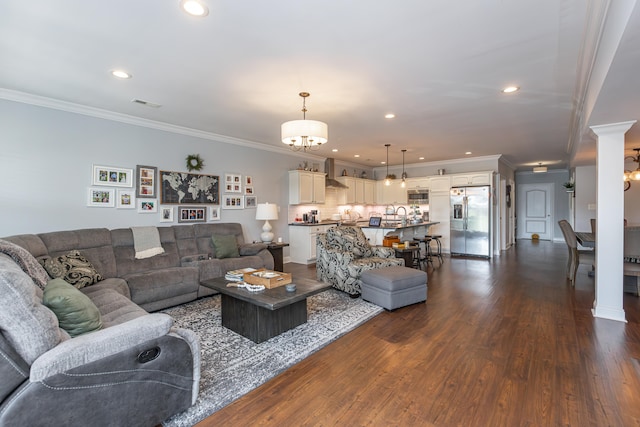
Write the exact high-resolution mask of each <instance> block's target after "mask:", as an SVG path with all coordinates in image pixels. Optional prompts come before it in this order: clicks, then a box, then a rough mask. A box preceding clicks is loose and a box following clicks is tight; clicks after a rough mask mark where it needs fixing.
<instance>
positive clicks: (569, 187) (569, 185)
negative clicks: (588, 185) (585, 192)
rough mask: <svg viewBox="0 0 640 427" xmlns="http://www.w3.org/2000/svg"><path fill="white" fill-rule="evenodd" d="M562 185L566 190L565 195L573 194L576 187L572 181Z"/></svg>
mask: <svg viewBox="0 0 640 427" xmlns="http://www.w3.org/2000/svg"><path fill="white" fill-rule="evenodd" d="M562 185H563V186H564V188H566V189H567V193H573V192H574V190H575V187H576V184H575V183H574V182H573V181H568V182H565V183H564V184H562Z"/></svg>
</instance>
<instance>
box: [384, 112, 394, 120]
mask: <svg viewBox="0 0 640 427" xmlns="http://www.w3.org/2000/svg"><path fill="white" fill-rule="evenodd" d="M384 118H385V119H395V118H396V115H395V114H393V113H389V114H385V115H384Z"/></svg>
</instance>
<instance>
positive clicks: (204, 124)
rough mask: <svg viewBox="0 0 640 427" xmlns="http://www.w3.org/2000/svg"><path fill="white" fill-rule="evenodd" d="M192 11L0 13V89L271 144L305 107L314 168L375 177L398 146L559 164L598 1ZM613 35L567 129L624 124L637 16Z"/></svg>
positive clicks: (634, 74)
mask: <svg viewBox="0 0 640 427" xmlns="http://www.w3.org/2000/svg"><path fill="white" fill-rule="evenodd" d="M205 1H206V3H207V4H208V6H209V9H210V13H209V15H208V16H207V17H204V18H194V17H191V16H189V15H187V14H186V13H184V12H182V11H181V10H180V9H179V1H178V0H135V1H131V0H110V1H87V0H55V1H51V0H35V1H25V0H3V1H2V2H0V58H1V59H2V61H1V62H2V66H1V67H0V88H4V89H6V90H9V91H18V92H23V93H26V94H33V95H37V96H43V97H48V98H53V99H56V100H61V101H66V102H71V103H75V104H80V105H84V106H89V107H94V108H99V109H104V110H108V111H113V112H117V113H122V114H127V115H131V116H135V117H140V118H145V119H149V120H154V121H159V122H163V123H169V124H173V125H178V126H183V127H187V128H192V129H196V130H200V131H205V132H210V133H213V134H217V135H224V136H228V137H233V138H237V139H240V140H246V141H251V142H257V143H263V144H269V145H273V146H282V145H283V144H282V143H281V142H280V138H279V132H280V124H281V123H282V122H284V121H287V120H293V119H299V118H302V113H301V112H300V109H301V106H302V103H301V98H300V97H299V96H298V93H299V92H301V91H307V92H310V93H311V97H310V98H308V100H307V108H308V113H307V118H309V119H314V120H321V121H324V122H326V123H327V124H328V125H329V143H328V144H327V145H326V146H325V147H323V148H322V149H321V150H320V151H319V152H317V153H316V154H319V155H321V156H324V157H335V158H337V159H341V160H346V161H350V162H355V163H360V164H363V165H368V166H379V165H380V161H382V160H384V158H385V147H384V144H386V143H390V144H391V148H390V153H391V154H390V163H392V164H394V163H396V164H397V163H399V162H400V161H401V153H400V150H401V149H404V148H406V149H407V150H408V151H407V154H406V162H407V163H416V162H419V160H418V157H419V156H424V157H425V160H424V161H435V160H448V159H455V158H461V157H465V154H464V153H465V152H466V151H471V152H472V153H473V154H472V156H485V155H495V154H503V155H504V156H505V159H506V160H507V161H508V162H510V163H511V164H512V165H513V166H514V167H518V168H521V169H522V168H527V169H528V168H529V166H531V165H535V164H537V163H538V162H542V163H544V164H548V165H549V167H550V168H554V167H567V166H568V162H569V161H570V160H571V159H570V153H569V152H568V151H569V149H568V142H569V140H570V134H571V121H572V114H573V113H574V110H575V109H576V104H578V102H577V100H579V99H580V95H581V94H580V87H579V85H578V84H577V81H578V78H577V76H578V75H579V71H580V70H578V64H579V61H580V59H581V53H583V50H582V49H583V46H584V45H583V40H585V35H589V30H587V31H585V28H586V25H587V22H589V19H590V18H591V17H592V15H593V13H594V10H596V9H598V8H597V7H594V4H595V5H598V4H601V3H603V1H604V0H592V1H586V0H516V1H509V0H479V1H473V2H471V1H467V2H452V1H450V0H403V1H400V2H374V1H371V0H349V1H338V0H306V1H300V0H279V1H276V2H266V1H263V0H261V1H258V0H245V1H241V0H233V1H231V0H205ZM620 1H622V2H631V3H632V4H633V3H635V0H620ZM636 9H640V7H638V8H636ZM627 28H628V29H627V31H626V32H625V34H624V36H623V40H622V43H621V47H620V49H619V51H618V54H617V55H616V56H615V58H614V60H613V62H612V64H611V68H610V71H609V74H607V79H606V81H605V82H604V84H603V86H602V90H601V91H600V93H599V95H598V97H597V104H596V105H595V107H594V109H593V114H591V116H590V121H589V123H585V126H583V127H582V128H584V127H586V125H587V124H604V123H610V122H612V121H613V122H617V121H624V120H634V119H639V118H640V103H639V102H638V94H639V93H640V73H639V72H638V70H640V34H639V28H640V12H639V11H638V10H636V11H635V12H634V14H633V16H632V18H631V22H630V23H629V25H628V26H627ZM114 68H123V69H126V70H127V71H129V72H131V73H132V74H133V78H132V79H130V80H117V79H115V78H113V77H111V76H110V74H109V71H110V70H112V69H114ZM508 84H515V85H517V86H520V87H521V88H522V89H521V90H520V91H519V92H517V93H514V94H510V95H505V94H502V93H501V92H500V90H501V89H502V88H503V87H504V86H506V85H508ZM6 90H5V91H4V93H5V94H6V93H7V91H6ZM133 98H138V99H143V100H146V101H150V102H153V103H158V104H161V105H162V107H160V108H157V109H156V108H149V107H145V106H141V105H138V104H134V103H131V100H132V99H133ZM388 112H393V113H395V114H396V115H397V117H396V118H395V119H393V120H387V119H384V117H383V116H384V114H386V113H388ZM638 128H640V125H636V126H634V128H632V130H631V131H630V132H629V133H628V134H627V136H628V141H629V142H628V146H629V147H630V148H631V145H633V144H634V143H637V145H639V146H640V131H639V130H638ZM580 139H581V140H582V139H584V140H586V141H587V142H586V143H584V144H582V145H581V146H582V147H583V149H582V150H583V152H582V157H581V161H583V162H589V161H592V159H593V158H592V157H590V154H589V146H590V144H589V142H588V140H589V139H590V137H589V136H588V135H587V136H586V138H580ZM333 148H337V149H338V150H339V151H338V152H337V153H333V152H331V149H333ZM630 148H629V150H630ZM579 151H580V150H579ZM585 153H586V154H585ZM355 154H360V155H361V157H360V158H359V159H354V157H353V156H354V155H355ZM579 154H580V153H579ZM579 157H580V155H578V156H577V157H576V158H579Z"/></svg>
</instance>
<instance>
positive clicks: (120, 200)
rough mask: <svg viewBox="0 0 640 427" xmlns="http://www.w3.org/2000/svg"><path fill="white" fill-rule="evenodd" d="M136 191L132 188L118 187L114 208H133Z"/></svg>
mask: <svg viewBox="0 0 640 427" xmlns="http://www.w3.org/2000/svg"><path fill="white" fill-rule="evenodd" d="M135 207H136V192H135V191H134V190H121V189H118V197H116V208H118V209H135Z"/></svg>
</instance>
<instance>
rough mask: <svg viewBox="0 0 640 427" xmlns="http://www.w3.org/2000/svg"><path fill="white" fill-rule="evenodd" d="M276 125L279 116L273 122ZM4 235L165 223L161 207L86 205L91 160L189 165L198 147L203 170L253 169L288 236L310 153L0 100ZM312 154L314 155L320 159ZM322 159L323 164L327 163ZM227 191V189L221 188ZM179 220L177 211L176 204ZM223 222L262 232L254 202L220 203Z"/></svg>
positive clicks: (0, 226)
mask: <svg viewBox="0 0 640 427" xmlns="http://www.w3.org/2000/svg"><path fill="white" fill-rule="evenodd" d="M275 126H278V124H275ZM0 132H1V135H2V137H1V141H2V143H1V149H0V177H1V180H0V207H1V209H0V212H1V213H0V217H1V221H0V236H8V235H13V234H21V233H39V232H47V231H56V230H69V229H75V228H87V227H107V228H118V227H131V226H141V225H157V226H166V225H171V224H170V223H160V222H159V219H160V218H159V214H142V213H137V211H136V210H135V209H134V210H131V209H116V208H97V207H87V206H86V205H87V194H88V188H89V187H90V186H91V175H92V165H93V164H98V165H105V166H115V167H122V168H132V169H134V170H135V167H136V165H138V164H141V165H149V166H156V167H158V169H159V170H171V171H182V172H186V170H187V169H186V165H185V157H186V156H187V155H189V154H196V153H197V154H200V156H201V157H202V158H203V159H204V162H205V167H204V168H203V170H202V171H201V173H205V174H213V175H219V176H220V178H221V179H224V174H225V173H235V174H242V175H243V178H244V175H251V176H252V177H253V179H254V190H255V195H256V196H257V198H258V203H264V202H270V203H276V204H278V205H279V206H280V207H281V212H280V215H279V219H278V220H277V221H271V223H272V225H273V228H274V230H273V231H274V233H276V236H282V237H283V238H284V239H285V240H286V241H288V227H287V225H286V222H287V204H288V174H287V171H288V170H290V169H295V168H296V167H297V165H298V164H299V163H301V162H302V161H303V160H304V158H301V157H299V156H295V155H291V154H289V153H290V152H289V151H288V150H287V149H286V148H284V149H283V150H282V152H270V151H257V150H256V149H255V148H253V147H245V146H239V145H232V144H227V143H221V142H217V141H211V140H207V139H202V138H198V137H194V136H185V135H182V134H178V133H174V132H168V131H163V130H157V129H152V128H148V127H142V126H137V125H131V124H126V123H121V122H117V121H112V120H105V119H101V118H95V117H89V116H85V115H80V114H75V113H70V112H65V111H60V110H55V109H49V108H43V107H38V106H33V105H28V104H23V103H18V102H12V101H6V100H0ZM312 157H313V156H310V157H309V162H310V163H312V162H318V160H317V159H313V158H312ZM321 167H322V166H321ZM222 194H223V192H222V190H221V196H222ZM174 218H175V222H176V223H177V212H174ZM221 220H222V221H223V222H240V223H242V224H243V226H244V230H245V237H246V238H247V239H249V240H259V236H260V232H261V227H262V224H263V221H256V220H255V209H244V210H221Z"/></svg>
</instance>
